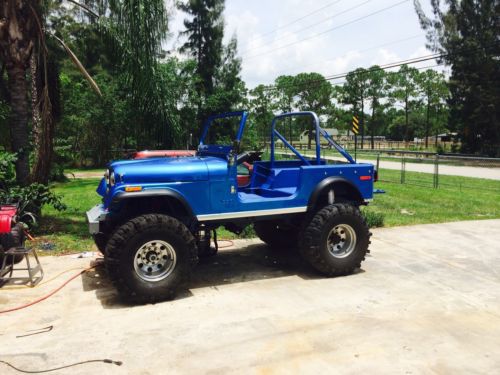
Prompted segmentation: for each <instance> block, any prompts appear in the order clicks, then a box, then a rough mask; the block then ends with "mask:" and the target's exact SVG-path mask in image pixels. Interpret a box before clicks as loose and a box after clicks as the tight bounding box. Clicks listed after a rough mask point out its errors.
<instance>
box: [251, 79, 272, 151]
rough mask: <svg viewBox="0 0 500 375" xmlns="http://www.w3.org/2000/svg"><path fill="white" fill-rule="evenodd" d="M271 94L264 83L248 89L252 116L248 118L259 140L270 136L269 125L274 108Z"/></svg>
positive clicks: (265, 139)
mask: <svg viewBox="0 0 500 375" xmlns="http://www.w3.org/2000/svg"><path fill="white" fill-rule="evenodd" d="M272 94H273V93H272V90H271V88H270V87H269V86H265V85H258V86H257V87H255V88H254V89H252V90H250V98H251V99H250V110H251V112H252V116H251V118H250V119H249V120H250V121H251V122H252V125H253V127H254V128H255V129H256V131H257V137H258V139H259V141H262V140H264V141H267V140H268V138H269V136H270V132H271V130H270V126H271V121H272V120H273V117H274V113H273V111H274V108H275V104H274V103H273V95H272Z"/></svg>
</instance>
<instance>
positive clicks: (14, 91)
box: [7, 64, 30, 186]
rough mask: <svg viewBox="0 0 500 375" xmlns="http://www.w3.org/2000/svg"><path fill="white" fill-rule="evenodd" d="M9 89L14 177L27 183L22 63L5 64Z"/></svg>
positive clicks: (25, 87) (23, 183) (25, 85)
mask: <svg viewBox="0 0 500 375" xmlns="http://www.w3.org/2000/svg"><path fill="white" fill-rule="evenodd" d="M7 76H8V81H9V91H10V106H11V115H10V134H11V143H12V151H14V152H15V153H16V154H17V161H16V179H17V182H18V184H20V185H22V186H26V185H28V184H29V174H30V167H29V150H28V148H29V140H28V99H27V96H26V92H27V84H26V68H25V67H24V66H22V65H10V64H9V66H7Z"/></svg>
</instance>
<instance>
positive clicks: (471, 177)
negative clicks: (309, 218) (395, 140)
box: [356, 151, 500, 193]
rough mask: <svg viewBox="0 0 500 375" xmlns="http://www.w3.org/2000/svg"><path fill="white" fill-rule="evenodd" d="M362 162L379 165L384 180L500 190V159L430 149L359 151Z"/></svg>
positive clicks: (380, 174) (428, 185) (435, 186)
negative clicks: (413, 150)
mask: <svg viewBox="0 0 500 375" xmlns="http://www.w3.org/2000/svg"><path fill="white" fill-rule="evenodd" d="M356 158H357V160H358V161H367V162H372V163H374V164H375V165H376V166H377V169H378V170H379V171H380V172H379V178H380V180H381V181H387V182H394V183H401V184H413V185H419V186H423V187H429V188H434V189H438V188H446V189H457V190H462V189H481V190H492V191H497V192H499V193H500V159H498V158H481V157H472V156H462V155H446V154H445V155H439V154H436V153H430V152H412V151H384V152H371V151H369V152H366V151H361V152H357V153H356Z"/></svg>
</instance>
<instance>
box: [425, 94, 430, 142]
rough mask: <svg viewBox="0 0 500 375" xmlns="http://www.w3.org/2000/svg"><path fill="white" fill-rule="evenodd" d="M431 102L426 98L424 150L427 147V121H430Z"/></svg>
mask: <svg viewBox="0 0 500 375" xmlns="http://www.w3.org/2000/svg"><path fill="white" fill-rule="evenodd" d="M430 111H431V102H430V99H429V95H428V96H427V116H426V120H425V148H427V147H429V125H430V124H429V120H430Z"/></svg>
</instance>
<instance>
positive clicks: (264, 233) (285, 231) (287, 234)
mask: <svg viewBox="0 0 500 375" xmlns="http://www.w3.org/2000/svg"><path fill="white" fill-rule="evenodd" d="M253 227H254V229H255V233H256V234H257V236H258V237H259V238H260V239H261V240H262V241H264V242H265V243H267V244H268V245H269V246H271V247H272V248H276V249H285V248H295V247H297V241H298V231H297V229H296V228H294V227H292V226H288V225H286V224H285V223H283V222H282V221H279V220H272V221H271V220H269V221H258V222H256V223H254V225H253Z"/></svg>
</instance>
